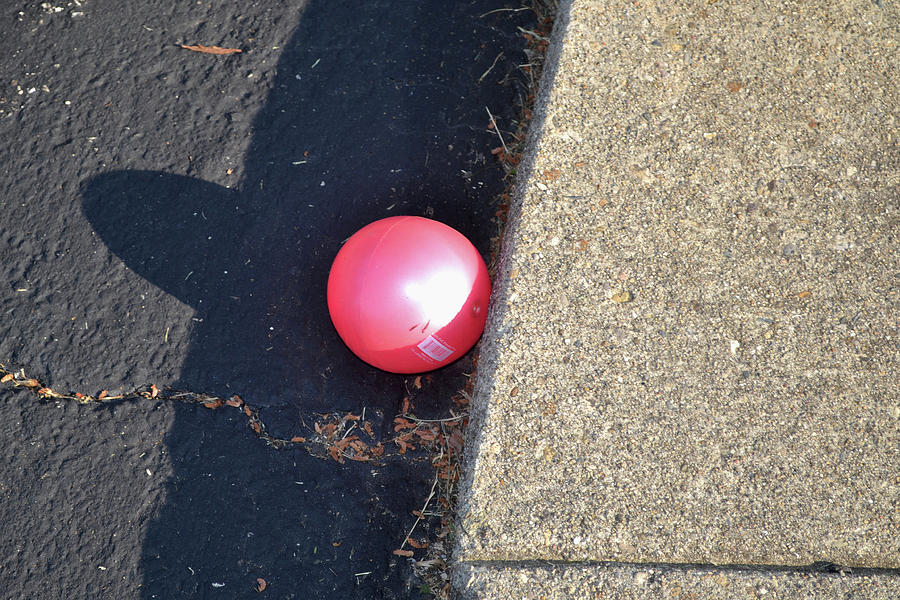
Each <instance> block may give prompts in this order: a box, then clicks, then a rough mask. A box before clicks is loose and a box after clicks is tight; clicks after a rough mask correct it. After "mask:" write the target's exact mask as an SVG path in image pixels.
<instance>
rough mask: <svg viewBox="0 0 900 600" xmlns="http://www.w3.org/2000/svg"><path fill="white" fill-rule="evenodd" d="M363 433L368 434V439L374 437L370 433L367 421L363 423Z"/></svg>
mask: <svg viewBox="0 0 900 600" xmlns="http://www.w3.org/2000/svg"><path fill="white" fill-rule="evenodd" d="M363 431H365V432H366V433H368V434H369V437H375V432H374V431H372V425H370V424H369V422H368V421H366V422H365V423H363Z"/></svg>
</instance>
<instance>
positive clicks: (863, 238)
mask: <svg viewBox="0 0 900 600" xmlns="http://www.w3.org/2000/svg"><path fill="white" fill-rule="evenodd" d="M898 46H900V8H898V6H897V5H896V4H894V3H887V2H884V3H882V2H872V1H870V0H846V1H844V0H833V1H826V0H820V1H816V2H811V3H799V2H788V3H779V2H772V1H763V2H759V3H751V4H749V5H748V4H746V3H738V2H730V1H728V0H719V1H710V0H703V1H699V0H696V1H684V0H682V1H677V0H676V1H673V2H665V3H663V2H653V1H651V2H629V3H624V4H623V3H613V2H608V1H605V0H573V1H564V2H562V3H561V5H560V7H559V11H558V14H557V18H556V23H555V26H554V31H553V35H552V41H551V44H550V48H549V49H548V54H547V59H546V64H545V69H544V73H543V77H542V81H541V85H540V90H539V94H538V100H537V104H536V107H535V115H534V120H533V122H532V126H531V130H530V132H529V136H528V142H527V146H526V150H525V158H524V160H523V162H522V166H521V168H520V170H519V175H518V177H519V183H518V186H517V190H516V192H515V194H514V198H513V203H512V206H511V209H510V216H509V220H508V223H507V227H506V232H505V236H504V241H503V247H502V251H501V256H500V262H499V266H498V270H497V278H496V281H495V290H494V296H493V299H492V308H491V312H490V315H489V319H488V327H487V329H486V333H485V337H484V339H483V341H482V348H481V351H480V357H479V367H478V373H477V376H476V385H475V393H474V396H473V401H472V410H471V425H470V427H469V437H470V439H469V440H468V443H467V456H466V462H465V472H464V478H463V483H462V487H461V493H460V499H459V517H458V520H457V538H456V548H455V558H454V560H455V563H454V565H453V566H452V584H453V589H454V591H455V593H456V594H457V595H459V596H460V597H464V598H592V597H596V598H676V597H677V598H695V599H707V598H710V599H711V598H767V597H768V598H790V599H794V598H810V597H816V598H826V599H832V598H834V599H836V598H866V599H885V600H887V599H888V598H891V599H893V598H897V597H900V395H898V393H897V390H898V389H900V387H898V386H900V379H898V373H900V350H898V340H900V334H898V328H900V319H898V314H900V310H898V309H900V249H898V241H900V240H898V230H900V140H898V137H900V126H898V123H900V108H898V107H900V86H898V85H897V81H898V77H900V75H898V72H897V65H898V64H900V49H898Z"/></svg>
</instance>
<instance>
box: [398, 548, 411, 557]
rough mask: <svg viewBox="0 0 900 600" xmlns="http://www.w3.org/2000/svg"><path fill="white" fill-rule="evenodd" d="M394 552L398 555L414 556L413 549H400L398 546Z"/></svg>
mask: <svg viewBox="0 0 900 600" xmlns="http://www.w3.org/2000/svg"><path fill="white" fill-rule="evenodd" d="M394 554H395V555H396V556H412V555H413V551H412V550H400V549H399V548H398V549H397V550H394Z"/></svg>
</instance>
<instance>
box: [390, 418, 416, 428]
mask: <svg viewBox="0 0 900 600" xmlns="http://www.w3.org/2000/svg"><path fill="white" fill-rule="evenodd" d="M394 423H396V424H395V425H394V431H400V430H401V429H415V427H416V424H415V423H413V422H412V421H409V420H407V419H404V418H403V417H397V418H396V419H394Z"/></svg>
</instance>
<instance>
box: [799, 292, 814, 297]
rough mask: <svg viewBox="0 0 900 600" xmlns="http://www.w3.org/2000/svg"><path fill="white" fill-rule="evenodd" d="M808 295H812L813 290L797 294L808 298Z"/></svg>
mask: <svg viewBox="0 0 900 600" xmlns="http://www.w3.org/2000/svg"><path fill="white" fill-rule="evenodd" d="M807 296H812V292H811V291H809V290H805V291H802V292H800V293H799V294H797V297H798V298H806V297H807Z"/></svg>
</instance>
